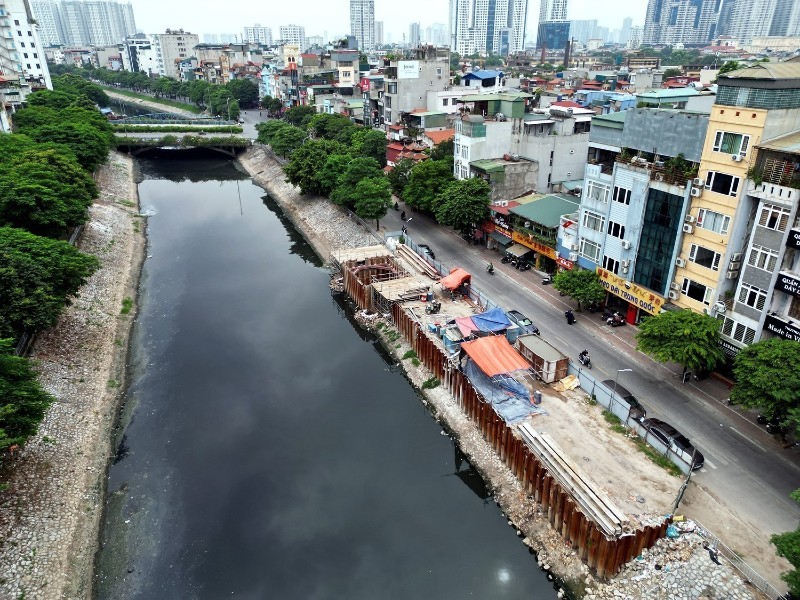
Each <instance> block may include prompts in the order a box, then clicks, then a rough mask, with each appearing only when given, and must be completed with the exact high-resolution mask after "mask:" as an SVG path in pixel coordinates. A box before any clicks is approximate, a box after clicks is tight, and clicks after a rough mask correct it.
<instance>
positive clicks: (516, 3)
mask: <svg viewBox="0 0 800 600" xmlns="http://www.w3.org/2000/svg"><path fill="white" fill-rule="evenodd" d="M555 1H557V2H566V0H555ZM527 14H528V0H450V37H451V42H450V48H451V49H452V50H453V51H454V52H458V53H459V54H461V55H464V54H472V53H474V52H491V53H495V54H508V53H511V52H519V51H521V50H522V49H523V47H524V45H525V24H526V23H525V21H526V16H527Z"/></svg>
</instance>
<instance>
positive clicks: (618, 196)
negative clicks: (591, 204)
mask: <svg viewBox="0 0 800 600" xmlns="http://www.w3.org/2000/svg"><path fill="white" fill-rule="evenodd" d="M614 202H619V203H620V204H630V203H631V191H630V190H626V189H625V188H621V187H617V186H614Z"/></svg>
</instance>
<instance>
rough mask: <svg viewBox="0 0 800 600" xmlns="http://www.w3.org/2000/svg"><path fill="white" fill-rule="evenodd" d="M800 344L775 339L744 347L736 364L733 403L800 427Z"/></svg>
mask: <svg viewBox="0 0 800 600" xmlns="http://www.w3.org/2000/svg"><path fill="white" fill-rule="evenodd" d="M789 365H800V342H795V341H793V340H785V339H781V338H772V339H768V340H762V341H760V342H756V343H755V344H751V345H749V346H747V347H746V348H743V349H742V350H741V351H740V352H739V354H737V355H736V358H735V359H734V363H733V375H734V377H735V378H736V385H734V386H733V389H732V390H731V401H733V402H735V403H737V404H741V405H742V406H745V407H747V408H759V409H761V412H762V413H763V414H764V415H765V416H767V417H768V418H769V419H773V418H774V419H778V420H780V421H781V422H786V421H788V422H790V424H793V425H794V426H795V427H797V426H800V372H798V370H797V369H796V368H789Z"/></svg>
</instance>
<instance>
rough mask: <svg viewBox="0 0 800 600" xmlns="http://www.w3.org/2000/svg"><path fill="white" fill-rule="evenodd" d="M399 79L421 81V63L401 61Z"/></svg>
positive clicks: (398, 70) (398, 68)
mask: <svg viewBox="0 0 800 600" xmlns="http://www.w3.org/2000/svg"><path fill="white" fill-rule="evenodd" d="M397 78H398V79H419V61H418V60H401V61H399V62H398V63H397Z"/></svg>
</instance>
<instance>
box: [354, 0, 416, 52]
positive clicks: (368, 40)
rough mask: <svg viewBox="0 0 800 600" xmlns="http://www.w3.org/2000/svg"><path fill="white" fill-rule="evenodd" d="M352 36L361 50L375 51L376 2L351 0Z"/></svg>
mask: <svg viewBox="0 0 800 600" xmlns="http://www.w3.org/2000/svg"><path fill="white" fill-rule="evenodd" d="M381 33H383V32H381ZM418 33H419V32H418ZM350 35H352V36H354V37H355V38H356V42H357V43H358V49H359V50H363V51H364V52H371V51H372V50H374V49H375V0H350ZM418 37H419V36H418Z"/></svg>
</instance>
